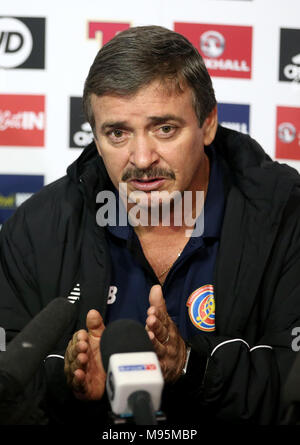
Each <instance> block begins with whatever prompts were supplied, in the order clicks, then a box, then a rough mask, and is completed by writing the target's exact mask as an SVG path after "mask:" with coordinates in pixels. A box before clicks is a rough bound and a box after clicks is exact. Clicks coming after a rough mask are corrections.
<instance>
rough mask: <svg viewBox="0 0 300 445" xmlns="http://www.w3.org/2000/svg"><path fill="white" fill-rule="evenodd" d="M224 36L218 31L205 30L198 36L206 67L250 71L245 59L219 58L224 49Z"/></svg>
mask: <svg viewBox="0 0 300 445" xmlns="http://www.w3.org/2000/svg"><path fill="white" fill-rule="evenodd" d="M225 43H226V40H225V37H224V36H223V35H222V34H221V33H220V32H218V31H207V32H204V33H203V34H202V35H201V36H200V50H201V52H202V54H203V56H204V62H205V65H206V67H207V68H208V69H219V70H224V71H226V70H232V71H245V72H248V71H250V67H249V66H248V65H247V62H246V61H245V60H237V59H235V60H232V59H229V58H227V59H223V58H222V59H220V57H221V56H222V54H223V53H224V50H225Z"/></svg>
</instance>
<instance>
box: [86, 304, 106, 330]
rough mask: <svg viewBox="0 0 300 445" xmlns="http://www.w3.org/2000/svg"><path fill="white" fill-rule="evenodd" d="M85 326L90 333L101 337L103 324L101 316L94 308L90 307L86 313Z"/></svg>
mask: <svg viewBox="0 0 300 445" xmlns="http://www.w3.org/2000/svg"><path fill="white" fill-rule="evenodd" d="M86 327H87V330H88V333H89V334H90V335H92V336H93V337H101V335H102V333H103V331H104V329H105V326H104V323H103V318H102V317H101V315H100V313H99V312H98V311H96V310H95V309H92V310H90V311H89V312H88V313H87V316H86Z"/></svg>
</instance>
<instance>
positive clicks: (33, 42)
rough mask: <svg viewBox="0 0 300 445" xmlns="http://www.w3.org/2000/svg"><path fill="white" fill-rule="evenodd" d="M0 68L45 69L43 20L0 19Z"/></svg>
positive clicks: (32, 18) (36, 18) (22, 18)
mask: <svg viewBox="0 0 300 445" xmlns="http://www.w3.org/2000/svg"><path fill="white" fill-rule="evenodd" d="M0 68H13V69H17V68H22V69H24V68H29V69H44V68H45V19H44V18H40V17H0Z"/></svg>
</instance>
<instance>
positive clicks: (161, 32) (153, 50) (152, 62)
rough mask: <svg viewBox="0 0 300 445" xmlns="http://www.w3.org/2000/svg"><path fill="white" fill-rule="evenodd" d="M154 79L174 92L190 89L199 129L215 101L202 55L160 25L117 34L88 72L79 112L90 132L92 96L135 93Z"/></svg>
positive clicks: (183, 39) (182, 37)
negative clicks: (81, 112) (84, 116)
mask: <svg viewBox="0 0 300 445" xmlns="http://www.w3.org/2000/svg"><path fill="white" fill-rule="evenodd" d="M154 80H160V81H161V82H162V83H163V84H164V86H165V87H166V88H170V86H171V87H172V88H174V87H175V88H176V89H177V90H178V91H182V87H183V86H185V85H187V86H189V87H190V88H191V90H192V93H193V106H194V108H195V113H196V115H197V118H198V121H199V125H200V127H202V125H203V122H204V120H205V119H206V117H207V116H208V115H209V113H210V112H211V111H212V110H213V108H214V107H215V105H216V98H215V93H214V89H213V86H212V81H211V78H210V76H209V74H208V72H207V69H206V67H205V64H204V62H203V59H202V57H201V55H200V54H199V52H198V51H197V49H196V48H195V47H194V46H193V45H192V43H191V42H189V41H188V40H187V39H186V38H185V37H184V36H183V35H181V34H178V33H176V32H174V31H170V30H169V29H167V28H163V27H161V26H138V27H133V28H129V29H127V30H126V31H123V32H120V33H119V34H117V35H116V36H115V37H114V38H113V39H112V40H110V41H109V42H108V43H106V44H105V45H104V46H103V47H102V48H101V49H100V51H99V52H98V54H97V55H96V58H95V60H94V62H93V64H92V66H91V68H90V71H89V74H88V77H87V79H86V81H85V85H84V92H83V108H84V112H85V115H86V118H87V120H88V122H89V123H90V125H91V127H92V129H93V131H94V133H95V128H94V127H95V120H94V116H93V112H92V108H91V100H90V99H91V94H95V95H96V96H103V95H104V94H116V95H120V96H124V95H133V94H135V93H137V91H138V90H139V89H140V88H141V87H145V86H147V85H148V84H150V83H151V82H152V81H154Z"/></svg>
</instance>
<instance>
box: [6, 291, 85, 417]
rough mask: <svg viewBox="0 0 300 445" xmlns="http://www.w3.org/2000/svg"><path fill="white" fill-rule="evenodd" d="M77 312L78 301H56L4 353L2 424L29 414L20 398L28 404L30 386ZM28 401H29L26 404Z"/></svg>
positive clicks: (29, 324) (27, 326) (31, 322)
mask: <svg viewBox="0 0 300 445" xmlns="http://www.w3.org/2000/svg"><path fill="white" fill-rule="evenodd" d="M76 313H77V304H76V303H75V304H73V302H70V301H69V300H68V299H67V298H62V297H59V298H56V299H54V300H52V301H51V302H50V303H49V304H48V305H47V306H46V307H45V308H44V309H43V310H42V311H41V312H39V313H38V314H37V315H36V316H35V317H34V318H33V319H32V320H31V321H30V322H29V323H28V324H27V325H26V326H25V328H24V329H23V330H22V331H21V332H20V333H19V334H18V335H17V336H16V337H15V338H14V339H13V340H12V341H11V342H10V343H9V345H8V347H7V351H6V352H1V353H0V424H4V425H5V424H14V423H11V422H16V421H18V422H22V421H23V420H22V419H23V418H24V416H25V417H26V413H25V412H24V411H26V410H24V406H23V407H21V406H19V405H18V404H19V401H20V403H21V404H23V405H24V403H23V402H24V400H23V399H24V397H23V396H24V391H25V389H26V386H27V385H28V383H29V382H30V380H31V379H32V378H33V376H34V374H35V373H36V372H37V370H38V368H39V366H40V365H41V363H42V361H43V359H44V358H45V356H46V355H47V354H48V353H49V352H50V351H51V350H53V349H54V348H55V346H56V344H57V343H58V341H59V340H60V338H61V337H62V336H63V335H64V334H65V331H66V329H67V328H68V327H69V325H70V323H71V322H72V321H74V318H75V315H76ZM16 401H18V403H17V402H16ZM28 402H29V401H28V400H27V401H25V405H26V407H28V406H27V405H28ZM16 405H17V406H16ZM21 408H23V409H21ZM16 409H17V411H18V412H15V410H16Z"/></svg>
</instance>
